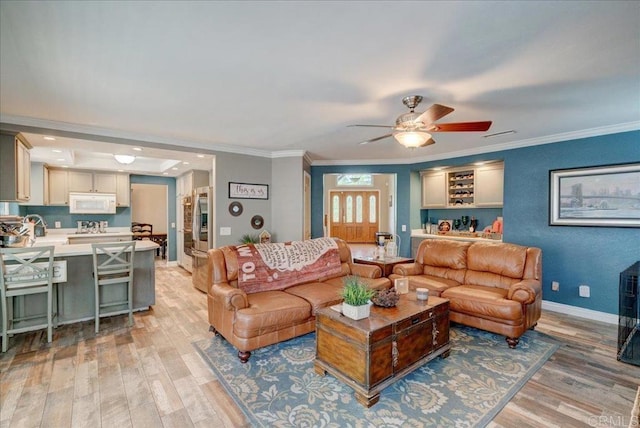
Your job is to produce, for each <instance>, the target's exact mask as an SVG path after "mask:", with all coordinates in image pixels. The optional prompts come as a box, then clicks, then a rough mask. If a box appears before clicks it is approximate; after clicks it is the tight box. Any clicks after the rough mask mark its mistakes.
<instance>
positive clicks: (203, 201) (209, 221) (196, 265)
mask: <svg viewBox="0 0 640 428" xmlns="http://www.w3.org/2000/svg"><path fill="white" fill-rule="evenodd" d="M191 207H192V216H191V221H192V227H191V232H192V247H191V256H192V257H193V272H192V273H191V279H192V282H193V286H194V287H196V288H197V289H198V290H200V291H204V292H205V293H206V292H207V291H208V290H207V251H208V250H209V249H211V248H213V247H214V240H215V237H214V227H215V221H214V217H213V215H214V211H213V188H211V187H198V188H197V189H195V190H194V191H193V197H192V198H191Z"/></svg>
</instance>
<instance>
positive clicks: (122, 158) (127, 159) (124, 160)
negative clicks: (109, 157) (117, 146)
mask: <svg viewBox="0 0 640 428" xmlns="http://www.w3.org/2000/svg"><path fill="white" fill-rule="evenodd" d="M113 157H114V158H115V160H116V162H118V163H121V164H122V165H129V164H130V163H133V161H134V160H136V157H135V156H131V155H113Z"/></svg>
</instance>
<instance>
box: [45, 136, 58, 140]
mask: <svg viewBox="0 0 640 428" xmlns="http://www.w3.org/2000/svg"><path fill="white" fill-rule="evenodd" d="M43 138H44V139H45V140H47V141H56V139H55V138H53V137H48V136H47V137H43Z"/></svg>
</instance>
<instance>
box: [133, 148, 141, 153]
mask: <svg viewBox="0 0 640 428" xmlns="http://www.w3.org/2000/svg"><path fill="white" fill-rule="evenodd" d="M132 150H135V151H136V152H141V151H142V148H140V147H134V148H133V149H132Z"/></svg>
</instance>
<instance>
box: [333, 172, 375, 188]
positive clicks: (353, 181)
mask: <svg viewBox="0 0 640 428" xmlns="http://www.w3.org/2000/svg"><path fill="white" fill-rule="evenodd" d="M337 185H338V186H373V175H372V174H340V175H338V180H337Z"/></svg>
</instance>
